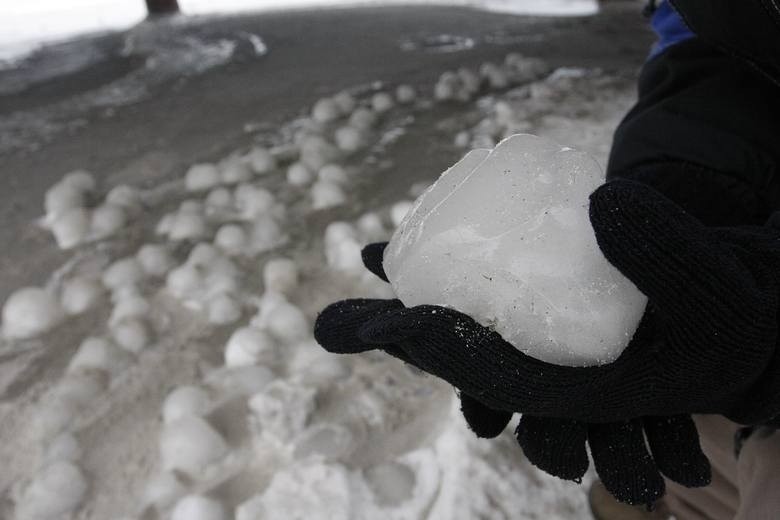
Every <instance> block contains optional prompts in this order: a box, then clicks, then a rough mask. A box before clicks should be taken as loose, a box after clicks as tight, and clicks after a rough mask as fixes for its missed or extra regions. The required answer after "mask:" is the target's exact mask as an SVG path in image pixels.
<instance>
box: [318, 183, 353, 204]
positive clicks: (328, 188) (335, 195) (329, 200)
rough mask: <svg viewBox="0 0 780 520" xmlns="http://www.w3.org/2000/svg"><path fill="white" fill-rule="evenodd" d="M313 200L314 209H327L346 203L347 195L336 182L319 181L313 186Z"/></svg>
mask: <svg viewBox="0 0 780 520" xmlns="http://www.w3.org/2000/svg"><path fill="white" fill-rule="evenodd" d="M311 200H312V207H313V208H314V209H325V208H332V207H333V206H340V205H341V204H344V203H345V202H346V201H347V196H346V194H345V193H344V190H343V189H342V188H341V186H339V185H338V184H336V183H335V182H332V181H317V182H315V183H314V184H312V187H311Z"/></svg>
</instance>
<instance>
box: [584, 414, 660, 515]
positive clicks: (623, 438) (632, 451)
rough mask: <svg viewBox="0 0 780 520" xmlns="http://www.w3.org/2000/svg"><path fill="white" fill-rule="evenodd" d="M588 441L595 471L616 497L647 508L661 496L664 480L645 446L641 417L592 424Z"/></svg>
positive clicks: (589, 428)
mask: <svg viewBox="0 0 780 520" xmlns="http://www.w3.org/2000/svg"><path fill="white" fill-rule="evenodd" d="M588 443H589V444H590V450H591V454H592V455H593V464H594V466H595V467H596V473H598V475H599V478H600V479H601V481H602V482H603V483H604V487H606V488H607V490H608V491H609V492H610V493H611V494H612V496H614V497H615V498H616V499H618V500H619V501H621V502H625V503H627V504H631V505H636V504H645V505H647V506H648V508H650V507H652V505H653V503H654V502H655V501H656V500H658V499H659V498H661V497H662V496H663V494H664V491H665V489H666V487H665V484H664V479H663V477H662V476H661V473H659V471H658V468H657V467H656V465H655V462H654V461H653V459H652V457H651V456H650V454H649V453H648V451H647V447H646V446H645V437H644V435H643V433H642V421H641V419H635V420H632V421H628V422H620V423H606V424H591V425H590V426H589V427H588Z"/></svg>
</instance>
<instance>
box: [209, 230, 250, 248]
mask: <svg viewBox="0 0 780 520" xmlns="http://www.w3.org/2000/svg"><path fill="white" fill-rule="evenodd" d="M246 241H247V236H246V232H245V231H244V228H242V227H241V226H239V225H237V224H225V225H224V226H222V227H221V228H219V229H218V230H217V234H216V235H215V236H214V245H216V246H217V247H218V248H220V249H221V250H222V251H224V252H225V253H227V254H229V255H239V254H241V253H242V252H243V251H244V248H245V247H246Z"/></svg>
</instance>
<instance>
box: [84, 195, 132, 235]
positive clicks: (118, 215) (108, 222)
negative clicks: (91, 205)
mask: <svg viewBox="0 0 780 520" xmlns="http://www.w3.org/2000/svg"><path fill="white" fill-rule="evenodd" d="M126 223H127V215H126V213H125V210H124V209H123V208H122V206H118V205H116V204H102V205H100V206H98V207H96V208H95V209H94V210H92V217H91V220H90V231H91V233H92V235H93V236H94V237H95V238H97V239H103V238H108V237H110V236H113V235H114V234H116V233H117V232H118V231H119V230H121V229H122V228H123V227H124V226H125V224H126Z"/></svg>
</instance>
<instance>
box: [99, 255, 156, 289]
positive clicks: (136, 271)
mask: <svg viewBox="0 0 780 520" xmlns="http://www.w3.org/2000/svg"><path fill="white" fill-rule="evenodd" d="M145 276H146V273H145V272H144V269H143V267H141V262H139V261H138V260H137V259H136V258H135V257H132V256H128V257H125V258H120V259H119V260H116V261H115V262H114V263H112V264H111V265H110V266H108V268H107V269H106V270H105V271H104V272H103V277H102V281H103V285H105V286H106V287H107V288H108V289H111V290H116V289H118V288H119V287H123V286H127V285H136V284H138V283H140V282H142V281H143V279H144V277H145Z"/></svg>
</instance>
